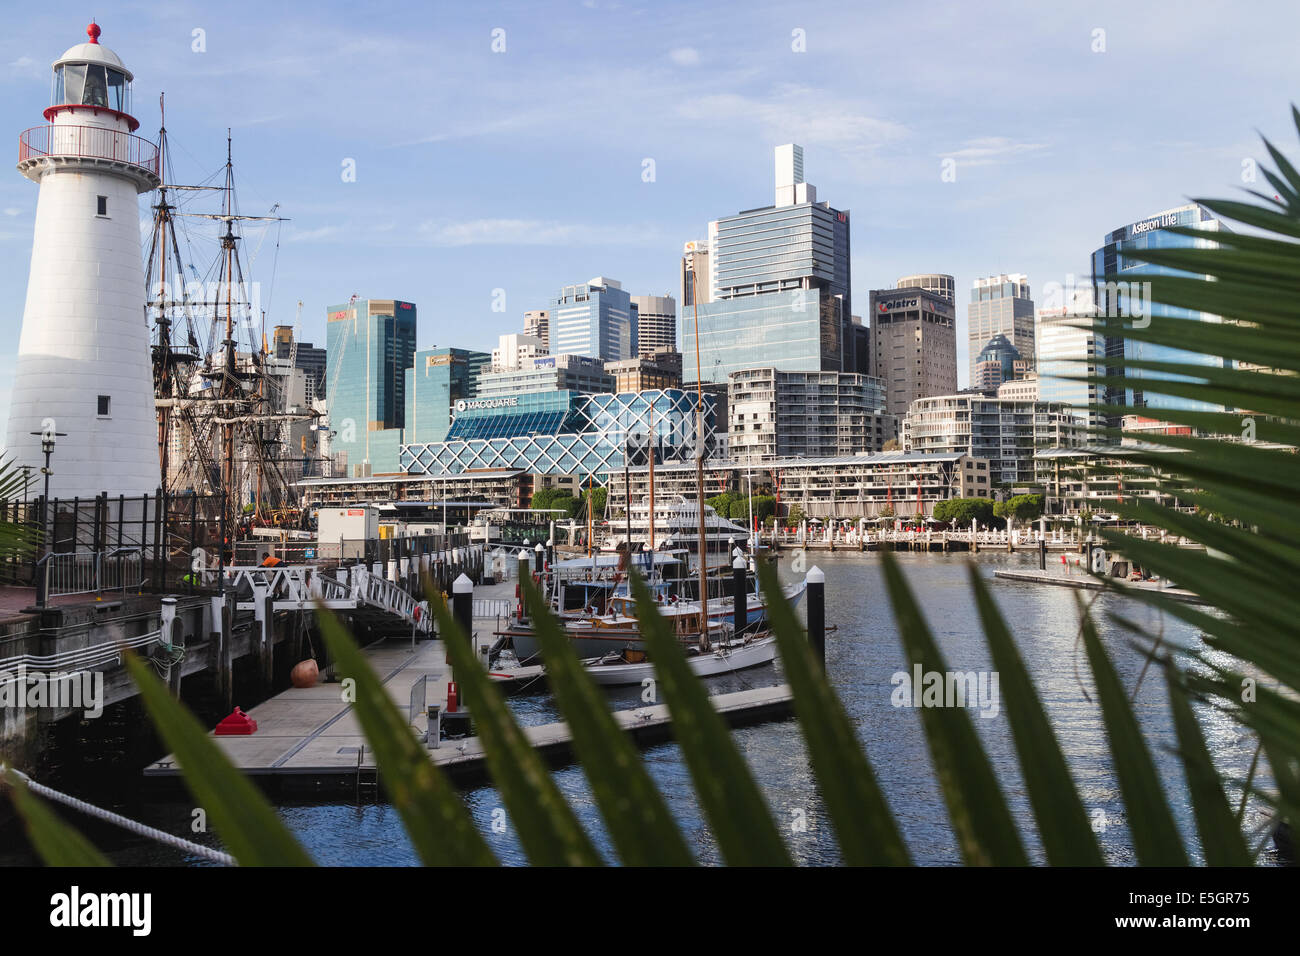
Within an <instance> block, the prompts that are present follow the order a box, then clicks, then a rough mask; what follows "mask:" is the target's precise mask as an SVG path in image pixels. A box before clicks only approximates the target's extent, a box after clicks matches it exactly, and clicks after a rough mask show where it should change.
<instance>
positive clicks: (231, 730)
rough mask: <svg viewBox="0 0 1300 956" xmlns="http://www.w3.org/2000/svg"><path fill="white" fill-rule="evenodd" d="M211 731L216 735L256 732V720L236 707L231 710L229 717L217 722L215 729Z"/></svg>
mask: <svg viewBox="0 0 1300 956" xmlns="http://www.w3.org/2000/svg"><path fill="white" fill-rule="evenodd" d="M213 732H214V733H215V734H216V735H217V736H218V737H238V736H244V735H247V734H255V733H257V721H255V720H254V719H253V718H252V717H249V716H248V715H247V714H246V713H244V712H243V711H242V710H240V709H239V708H238V707H236V708H235V709H234V710H233V711H231V713H230V716H229V717H226V718H225V719H223V720H222V721H221V723H219V724H217V729H216V730H215V731H213Z"/></svg>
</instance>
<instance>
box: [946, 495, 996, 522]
mask: <svg viewBox="0 0 1300 956" xmlns="http://www.w3.org/2000/svg"><path fill="white" fill-rule="evenodd" d="M995 507H996V506H995V503H994V502H993V501H991V500H990V499H988V498H949V499H948V500H947V501H940V502H938V503H937V504H936V505H935V506H934V520H935V521H946V522H948V523H949V524H952V525H956V526H957V527H959V528H964V527H966V526H967V525H969V524H970V523H971V521H972V520H974V521H978V522H979V523H980V524H981V525H983V526H985V527H988V526H990V525H992V524H993V521H994V518H995V517H996V511H995Z"/></svg>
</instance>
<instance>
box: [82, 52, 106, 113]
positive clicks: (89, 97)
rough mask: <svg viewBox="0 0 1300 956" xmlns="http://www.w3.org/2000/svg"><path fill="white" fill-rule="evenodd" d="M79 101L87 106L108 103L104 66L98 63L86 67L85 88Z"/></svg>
mask: <svg viewBox="0 0 1300 956" xmlns="http://www.w3.org/2000/svg"><path fill="white" fill-rule="evenodd" d="M81 102H82V103H84V104H85V105H87V106H107V105H108V84H107V83H106V82H105V81H104V68H103V67H102V66H100V65H99V64H98V63H92V64H90V65H89V66H87V67H86V90H85V93H84V94H82V97H81Z"/></svg>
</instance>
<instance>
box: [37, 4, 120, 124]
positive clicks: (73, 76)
mask: <svg viewBox="0 0 1300 956" xmlns="http://www.w3.org/2000/svg"><path fill="white" fill-rule="evenodd" d="M86 34H87V35H88V36H89V37H90V41H89V42H88V43H78V44H77V45H76V46H74V47H72V48H70V49H69V50H68V51H67V52H66V53H64V54H63V56H61V57H59V58H58V59H57V60H55V61H54V86H53V89H52V90H51V93H50V109H48V110H46V118H49V117H50V115H51V113H52V112H57V111H60V110H65V109H73V110H76V109H80V108H82V107H92V108H94V109H108V110H112V111H113V112H115V113H120V114H123V115H124V116H125V117H126V118H127V119H128V121H129V123H130V126H131V129H133V130H134V129H135V127H136V125H138V124H136V122H135V120H134V119H133V118H131V117H130V113H131V81H132V80H133V79H135V77H134V76H133V75H132V73H131V71H130V70H128V69H127V68H126V66H125V64H123V63H122V59H121V57H119V56H118V55H117V54H116V53H114V52H113V51H112V50H110V49H108V47H106V46H103V45H102V44H101V43H100V42H99V34H100V29H99V24H97V23H91V24H90V26H88V27H86Z"/></svg>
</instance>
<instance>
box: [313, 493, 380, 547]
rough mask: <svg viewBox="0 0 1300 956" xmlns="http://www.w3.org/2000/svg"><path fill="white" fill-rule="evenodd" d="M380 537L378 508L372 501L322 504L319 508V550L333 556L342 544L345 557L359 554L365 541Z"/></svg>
mask: <svg viewBox="0 0 1300 956" xmlns="http://www.w3.org/2000/svg"><path fill="white" fill-rule="evenodd" d="M378 537H379V509H378V508H375V507H374V506H372V505H357V506H354V507H351V508H321V509H319V510H318V511H317V512H316V538H317V544H318V546H319V549H320V553H321V555H322V556H324V557H333V556H334V555H335V554H337V553H338V550H339V543H340V542H342V544H343V557H345V558H357V557H361V556H362V555H363V554H364V552H365V543H366V542H367V541H373V540H375V539H376V538H378Z"/></svg>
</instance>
